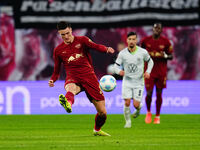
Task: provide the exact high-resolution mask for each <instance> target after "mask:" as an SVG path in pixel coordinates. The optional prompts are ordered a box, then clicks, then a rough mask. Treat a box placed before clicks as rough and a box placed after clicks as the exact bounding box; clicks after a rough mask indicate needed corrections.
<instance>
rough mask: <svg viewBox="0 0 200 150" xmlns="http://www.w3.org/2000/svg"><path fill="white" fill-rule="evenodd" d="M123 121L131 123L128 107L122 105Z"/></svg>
mask: <svg viewBox="0 0 200 150" xmlns="http://www.w3.org/2000/svg"><path fill="white" fill-rule="evenodd" d="M124 119H125V121H126V122H129V121H131V110H130V107H127V106H125V105H124Z"/></svg>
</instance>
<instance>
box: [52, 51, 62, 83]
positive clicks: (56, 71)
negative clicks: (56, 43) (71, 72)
mask: <svg viewBox="0 0 200 150" xmlns="http://www.w3.org/2000/svg"><path fill="white" fill-rule="evenodd" d="M53 59H54V71H53V74H52V76H51V80H53V82H55V81H56V80H58V77H59V75H60V67H61V60H60V58H59V56H58V55H57V54H56V49H54V52H53Z"/></svg>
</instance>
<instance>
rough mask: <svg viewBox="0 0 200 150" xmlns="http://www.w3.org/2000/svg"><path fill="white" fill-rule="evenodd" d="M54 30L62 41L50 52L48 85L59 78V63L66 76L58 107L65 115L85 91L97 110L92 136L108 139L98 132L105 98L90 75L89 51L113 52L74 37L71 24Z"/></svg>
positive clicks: (103, 117) (91, 70) (92, 72)
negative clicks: (90, 49) (50, 62)
mask: <svg viewBox="0 0 200 150" xmlns="http://www.w3.org/2000/svg"><path fill="white" fill-rule="evenodd" d="M57 29H58V33H59V34H60V35H61V37H62V39H63V42H62V43H61V44H59V45H58V46H57V47H56V48H55V49H54V54H53V56H54V62H55V64H54V72H53V75H52V77H51V79H50V80H49V86H50V87H53V86H54V82H55V81H56V80H57V79H58V77H59V73H60V68H61V63H63V65H64V68H65V71H66V75H67V77H66V80H65V85H64V88H65V90H66V95H63V94H61V95H59V101H60V104H61V105H62V106H63V107H64V108H65V110H66V111H67V112H68V113H71V112H72V104H73V103H74V96H75V95H77V94H78V93H80V92H81V91H85V93H86V95H87V97H88V99H89V100H90V102H91V103H93V104H94V106H95V108H96V110H97V114H96V117H95V126H94V135H95V136H97V135H99V136H110V135H109V134H108V133H106V132H104V131H102V130H101V127H102V126H103V125H104V123H105V121H106V118H107V112H106V107H105V98H104V95H103V93H102V91H101V89H100V86H99V82H98V80H97V77H96V75H95V72H94V68H93V65H92V59H91V55H90V53H89V48H92V49H96V50H98V51H100V52H104V53H114V49H113V48H111V47H106V46H104V45H100V44H96V43H94V42H92V41H91V40H90V39H89V38H88V37H86V36H74V35H73V34H72V28H71V24H70V23H68V22H64V21H61V22H59V23H58V24H57Z"/></svg>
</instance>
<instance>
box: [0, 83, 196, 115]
mask: <svg viewBox="0 0 200 150" xmlns="http://www.w3.org/2000/svg"><path fill="white" fill-rule="evenodd" d="M121 83H122V82H121V81H117V87H116V89H115V90H114V91H112V92H104V95H105V98H106V108H107V112H108V114H123V105H124V101H123V99H122V97H121ZM63 85H64V81H57V82H56V83H55V87H53V88H50V87H48V82H47V81H16V82H7V81H4V82H0V114H9V115H10V114H66V115H67V114H68V113H66V112H65V110H64V108H62V107H61V105H60V104H59V100H58V96H59V94H65V90H64V87H63ZM167 86H168V87H167V89H165V90H164V91H163V106H162V109H161V113H162V114H200V109H199V108H200V101H199V97H200V92H199V91H200V81H168V82H167ZM144 99H145V93H144V96H143V103H144V106H143V108H142V109H141V113H142V114H145V113H146V106H145V100H144ZM155 100H156V97H155V93H154V95H153V101H152V113H155ZM131 111H132V112H133V108H132V109H131ZM95 113H96V110H95V108H94V106H93V104H91V103H90V102H89V100H88V99H87V97H86V95H85V94H84V92H82V93H80V94H79V95H76V96H75V103H74V105H73V107H72V113H71V114H95Z"/></svg>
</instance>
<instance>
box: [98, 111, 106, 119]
mask: <svg viewBox="0 0 200 150" xmlns="http://www.w3.org/2000/svg"><path fill="white" fill-rule="evenodd" d="M99 116H101V117H102V118H106V117H107V112H106V111H103V112H99Z"/></svg>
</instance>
